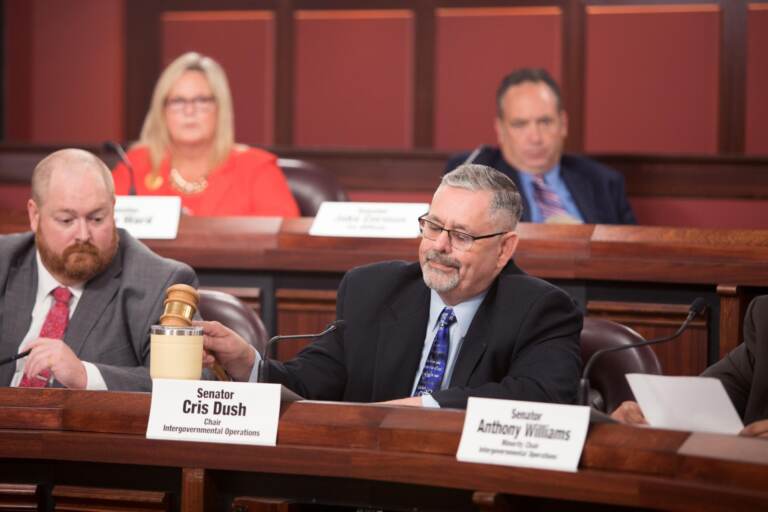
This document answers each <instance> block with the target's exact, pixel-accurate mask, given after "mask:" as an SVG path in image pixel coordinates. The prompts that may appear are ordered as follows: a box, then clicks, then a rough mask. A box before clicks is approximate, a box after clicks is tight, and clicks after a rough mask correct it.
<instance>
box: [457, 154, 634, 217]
mask: <svg viewBox="0 0 768 512" xmlns="http://www.w3.org/2000/svg"><path fill="white" fill-rule="evenodd" d="M467 156H469V153H462V154H459V155H456V156H454V157H453V158H451V159H450V160H449V161H448V164H447V165H446V166H445V172H449V171H452V170H453V169H455V168H456V167H458V166H459V165H461V164H462V163H464V161H465V160H466V159H467ZM474 163H476V164H482V165H488V166H490V167H493V168H494V169H496V170H498V171H501V172H503V173H504V174H506V175H507V176H509V177H510V178H512V181H514V182H515V185H517V188H518V190H520V195H522V196H523V216H522V219H521V220H522V221H523V222H530V221H531V209H530V207H529V206H528V199H527V198H526V197H525V194H523V192H522V190H523V188H522V185H521V183H520V177H519V175H518V173H519V171H518V170H517V169H515V168H514V167H512V166H510V165H509V164H508V163H507V162H506V161H505V160H504V158H503V156H502V154H501V151H500V150H499V149H498V148H490V147H489V148H487V149H484V150H483V151H481V152H480V154H479V155H478V156H477V158H475V160H474ZM560 176H561V177H562V178H563V181H564V182H565V185H566V186H567V187H568V190H569V191H570V192H571V196H573V200H574V201H575V202H576V206H577V207H578V208H579V211H580V212H581V215H582V217H584V222H586V223H587V224H637V221H636V220H635V214H634V213H633V212H632V207H631V206H630V205H629V201H627V196H626V193H625V192H624V176H622V175H621V174H619V173H618V172H616V171H614V170H613V169H610V168H608V167H606V166H604V165H602V164H600V163H598V162H595V161H594V160H590V159H589V158H585V157H581V156H574V155H563V156H562V157H561V158H560Z"/></svg>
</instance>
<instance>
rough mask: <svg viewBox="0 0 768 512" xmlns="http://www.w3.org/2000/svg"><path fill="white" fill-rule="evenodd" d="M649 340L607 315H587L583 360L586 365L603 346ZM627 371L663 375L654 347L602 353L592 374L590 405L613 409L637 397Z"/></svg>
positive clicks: (583, 331)
mask: <svg viewBox="0 0 768 512" xmlns="http://www.w3.org/2000/svg"><path fill="white" fill-rule="evenodd" d="M642 341H645V339H643V337H642V336H640V334H638V333H637V332H636V331H634V330H633V329H630V328H629V327H627V326H626V325H622V324H619V323H617V322H614V321H611V320H607V319H605V318H593V317H587V318H585V319H584V328H583V329H582V331H581V360H582V363H583V364H584V365H586V364H587V361H588V360H589V358H590V357H591V356H592V354H594V353H595V352H597V351H598V350H600V349H603V348H609V347H619V346H626V345H634V344H635V343H639V342H642ZM627 373H650V374H654V375H660V374H661V363H659V359H658V358H657V357H656V353H655V352H654V351H653V350H652V349H651V347H648V346H644V347H635V348H629V349H626V350H620V351H618V352H610V353H607V354H603V355H602V356H600V359H598V360H597V361H596V362H595V364H594V365H593V366H592V369H591V370H590V374H589V384H590V396H589V402H590V404H591V405H592V406H593V407H594V408H595V409H597V410H599V411H603V412H606V413H611V412H613V410H614V409H616V407H618V406H619V405H621V403H622V402H624V401H625V400H634V395H633V394H632V390H631V389H630V387H629V383H628V382H627V379H626V378H625V377H624V375H626V374H627Z"/></svg>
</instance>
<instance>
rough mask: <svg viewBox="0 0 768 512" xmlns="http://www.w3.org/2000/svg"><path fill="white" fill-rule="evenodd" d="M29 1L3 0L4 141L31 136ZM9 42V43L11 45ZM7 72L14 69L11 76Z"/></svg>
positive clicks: (30, 20) (30, 28)
mask: <svg viewBox="0 0 768 512" xmlns="http://www.w3.org/2000/svg"><path fill="white" fill-rule="evenodd" d="M35 5H36V4H35V3H34V2H30V1H28V0H5V1H4V2H3V4H2V9H3V17H4V21H5V24H4V25H3V28H2V30H3V34H2V35H3V49H2V52H3V64H4V68H3V85H4V87H3V106H2V109H3V125H4V126H3V138H4V139H5V140H18V141H25V140H29V139H30V137H31V134H32V116H31V115H30V112H31V111H32V100H33V98H32V83H31V82H32V80H33V76H32V66H33V62H34V61H33V59H32V49H33V38H34V32H35V31H34V28H33V27H34V20H33V10H34V8H35ZM11 43H12V44H11ZM10 70H13V72H12V73H11V72H10Z"/></svg>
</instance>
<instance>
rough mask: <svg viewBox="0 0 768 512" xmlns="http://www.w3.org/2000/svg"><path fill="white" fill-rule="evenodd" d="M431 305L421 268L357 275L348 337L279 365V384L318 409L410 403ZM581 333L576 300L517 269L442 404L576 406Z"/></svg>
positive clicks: (497, 291)
mask: <svg viewBox="0 0 768 512" xmlns="http://www.w3.org/2000/svg"><path fill="white" fill-rule="evenodd" d="M429 302H430V290H429V289H428V288H427V286H426V285H425V284H424V281H423V280H422V275H421V268H420V267H419V264H418V263H406V262H401V261H393V262H386V263H378V264H374V265H369V266H366V267H359V268H356V269H353V270H351V271H349V272H348V273H347V274H346V275H345V276H344V279H343V280H342V283H341V285H340V287H339V292H338V300H337V315H338V318H340V319H343V320H345V321H346V328H345V329H344V330H343V334H342V335H339V334H337V333H333V334H331V335H327V336H324V337H323V338H321V339H319V340H317V341H316V342H314V343H313V344H312V345H310V346H309V347H307V348H306V349H305V350H304V351H302V352H301V353H300V354H299V355H298V356H297V357H296V358H295V359H294V360H292V361H289V362H287V363H285V364H281V363H279V362H274V361H270V362H269V363H268V364H269V365H270V368H269V376H270V380H272V381H274V382H280V383H282V384H284V385H286V386H288V387H289V388H291V389H293V390H294V391H296V392H297V393H299V394H301V395H303V396H305V397H307V398H310V399H319V400H344V401H351V402H373V401H380V400H390V399H395V398H404V397H407V396H409V395H410V393H411V388H412V387H413V382H414V379H415V378H416V372H417V371H418V367H419V362H420V359H421V354H422V349H423V346H424V337H425V335H426V329H427V320H428V316H429ZM581 325H582V315H581V312H580V311H579V310H578V309H577V307H576V305H575V303H574V302H573V300H572V299H571V298H570V297H569V296H568V295H566V294H565V293H564V292H563V291H561V290H560V289H559V288H556V287H554V286H552V285H551V284H549V283H547V282H545V281H542V280H540V279H537V278H535V277H531V276H528V275H526V274H525V273H523V272H522V271H521V270H519V269H518V268H517V267H516V266H515V265H514V263H512V262H510V263H509V264H508V265H507V267H506V268H505V269H504V270H503V271H502V273H501V274H500V275H499V277H498V278H497V279H496V281H495V282H494V283H493V285H492V286H491V288H490V289H489V290H488V293H487V295H486V297H485V299H484V300H483V303H482V304H481V305H480V308H479V309H478V311H477V314H476V315H475V318H474V320H473V321H472V324H471V325H470V327H469V330H468V331H467V335H466V338H465V340H464V343H463V345H462V347H461V351H460V353H459V354H458V358H457V360H456V365H455V368H454V372H453V376H452V378H451V382H450V387H449V389H446V390H443V391H438V392H436V393H434V394H433V397H434V398H435V399H436V400H437V402H438V403H439V404H440V405H441V406H443V407H466V403H467V398H468V397H469V396H481V397H491V398H505V399H517V400H534V401H542V402H562V403H572V402H573V401H574V400H575V398H576V388H577V384H578V380H579V374H580V369H581V357H580V349H579V334H580V332H581Z"/></svg>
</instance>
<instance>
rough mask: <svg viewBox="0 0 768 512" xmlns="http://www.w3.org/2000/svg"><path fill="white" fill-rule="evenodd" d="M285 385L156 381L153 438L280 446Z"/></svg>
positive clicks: (151, 414)
mask: <svg viewBox="0 0 768 512" xmlns="http://www.w3.org/2000/svg"><path fill="white" fill-rule="evenodd" d="M279 416H280V385H279V384H251V383H247V382H217V381H200V380H172V379H153V380H152V405H151V407H150V410H149V422H148V424H147V438H148V439H167V440H171V441H197V442H210V443H228V444H251V445H262V446H275V445H276V444H277V423H278V420H279Z"/></svg>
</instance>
